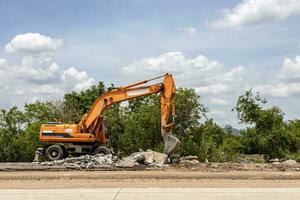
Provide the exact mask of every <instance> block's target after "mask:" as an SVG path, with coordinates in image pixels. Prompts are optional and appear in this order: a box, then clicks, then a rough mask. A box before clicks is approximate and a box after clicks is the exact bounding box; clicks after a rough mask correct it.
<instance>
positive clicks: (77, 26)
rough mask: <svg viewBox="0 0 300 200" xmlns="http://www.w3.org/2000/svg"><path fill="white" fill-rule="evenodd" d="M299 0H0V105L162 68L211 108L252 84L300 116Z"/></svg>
mask: <svg viewBox="0 0 300 200" xmlns="http://www.w3.org/2000/svg"><path fill="white" fill-rule="evenodd" d="M299 22H300V0H226V1H219V0H215V1H212V0H186V1H173V0H127V1H121V0H119V1H116V0H111V1H104V0H103V1H100V0H94V1H93V0H89V1H84V2H83V1H80V0H72V1H71V0H65V1H60V0H52V1H39V0H27V1H23V0H14V1H4V0H0V95H1V98H0V108H9V107H11V106H13V105H17V106H20V107H22V105H23V104H24V103H25V102H32V101H35V100H36V99H40V100H47V99H49V100H54V99H59V98H61V96H62V95H63V94H64V93H66V92H69V91H72V90H76V91H80V90H82V89H85V88H88V87H89V86H91V85H93V84H96V83H97V82H98V81H104V82H105V83H106V84H110V83H114V84H115V85H120V86H121V85H124V84H127V83H131V82H133V81H139V80H141V79H144V78H151V77H154V76H158V75H161V74H164V73H166V72H169V73H172V74H174V77H175V79H176V84H177V86H178V87H191V88H195V90H196V92H197V93H198V94H199V95H200V96H201V102H202V103H204V104H205V105H206V106H207V107H208V108H209V115H210V116H212V117H214V118H215V120H216V121H217V122H219V123H220V124H222V125H224V124H232V125H233V126H235V127H239V125H238V123H237V120H236V116H235V115H236V114H235V113H233V112H231V109H232V108H233V107H234V104H235V103H236V100H237V97H238V96H239V95H241V94H242V93H243V91H244V90H245V89H249V88H253V90H255V91H259V92H260V93H261V94H262V96H263V97H265V98H266V99H267V100H268V105H267V106H272V105H278V106H279V107H281V108H282V110H283V112H284V113H285V114H286V116H285V117H286V119H294V118H299V117H300V106H299V101H298V100H299V96H300V25H299Z"/></svg>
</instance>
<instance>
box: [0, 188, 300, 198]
mask: <svg viewBox="0 0 300 200" xmlns="http://www.w3.org/2000/svg"><path fill="white" fill-rule="evenodd" d="M299 197H300V188H105V189H104V188H102V189H37V190H20V189H15V190H11V189H10V190H5V189H4V190H0V199H9V200H24V199H25V200H26V199H30V200H41V199H43V200H65V199H72V200H132V199H136V200H139V199H141V200H150V199H151V200H152V199H155V200H170V199H171V200H183V199H189V200H194V199H195V200H202V199H203V200H221V199H222V200H224V199H228V200H235V199H242V200H268V199H271V200H282V199H284V200H296V199H299Z"/></svg>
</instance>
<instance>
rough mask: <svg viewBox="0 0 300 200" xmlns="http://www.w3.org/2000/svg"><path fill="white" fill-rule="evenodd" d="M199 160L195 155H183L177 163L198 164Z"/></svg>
mask: <svg viewBox="0 0 300 200" xmlns="http://www.w3.org/2000/svg"><path fill="white" fill-rule="evenodd" d="M199 163H200V162H199V160H198V157H197V156H185V157H181V158H180V159H179V164H185V165H197V164H199Z"/></svg>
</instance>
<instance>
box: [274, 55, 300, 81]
mask: <svg viewBox="0 0 300 200" xmlns="http://www.w3.org/2000/svg"><path fill="white" fill-rule="evenodd" d="M278 77H279V78H280V79H282V80H285V81H300V56H296V57H295V59H294V60H292V59H290V58H286V59H284V61H283V67H282V70H281V71H280V73H279V75H278Z"/></svg>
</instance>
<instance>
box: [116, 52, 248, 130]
mask: <svg viewBox="0 0 300 200" xmlns="http://www.w3.org/2000/svg"><path fill="white" fill-rule="evenodd" d="M121 70H122V72H123V74H124V75H127V76H128V77H132V78H133V79H136V76H137V74H138V75H139V77H140V78H139V79H141V78H151V77H156V76H159V75H162V74H164V73H171V74H173V76H174V79H175V84H176V86H177V87H188V88H194V89H195V91H196V92H197V94H199V95H200V101H201V103H203V104H204V105H205V106H208V108H213V109H212V111H211V112H209V116H210V117H213V118H215V119H217V120H218V122H221V123H222V124H223V125H224V124H228V123H231V122H232V121H235V120H234V119H235V118H236V117H235V115H234V113H232V112H231V109H232V106H233V105H231V104H230V103H229V102H232V100H233V99H235V98H236V96H237V94H241V93H243V91H244V88H245V83H244V82H245V81H244V74H245V69H244V67H243V66H237V67H231V68H228V67H224V66H223V64H222V63H220V62H219V61H217V60H215V59H211V58H208V57H206V56H203V55H198V56H196V57H193V58H188V57H186V56H185V55H184V54H183V53H182V52H179V51H177V52H168V53H164V54H161V55H159V56H157V57H150V58H144V59H141V60H140V61H136V62H133V63H130V64H128V65H127V66H124V67H123V68H122V69H121ZM215 106H218V107H219V108H220V109H219V110H215V109H214V108H215ZM225 113H227V114H225Z"/></svg>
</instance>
